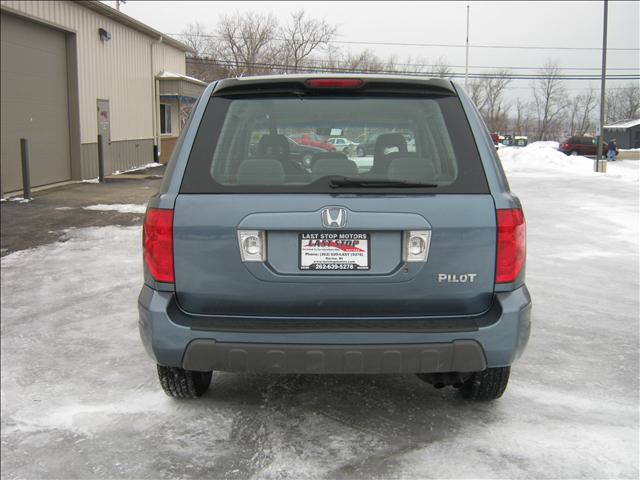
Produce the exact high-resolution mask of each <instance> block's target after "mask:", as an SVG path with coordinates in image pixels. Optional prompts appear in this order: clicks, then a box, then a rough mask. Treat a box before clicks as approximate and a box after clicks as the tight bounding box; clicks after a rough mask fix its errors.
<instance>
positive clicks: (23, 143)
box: [20, 138, 31, 200]
mask: <svg viewBox="0 0 640 480" xmlns="http://www.w3.org/2000/svg"><path fill="white" fill-rule="evenodd" d="M20 160H21V162H22V196H23V198H25V199H27V200H31V177H30V176H29V144H28V143H27V139H26V138H21V139H20Z"/></svg>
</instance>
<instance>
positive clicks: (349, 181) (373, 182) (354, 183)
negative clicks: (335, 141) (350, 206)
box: [329, 177, 438, 188]
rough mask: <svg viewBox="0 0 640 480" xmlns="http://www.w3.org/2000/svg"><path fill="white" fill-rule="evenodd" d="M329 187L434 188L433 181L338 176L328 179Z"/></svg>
mask: <svg viewBox="0 0 640 480" xmlns="http://www.w3.org/2000/svg"><path fill="white" fill-rule="evenodd" d="M329 186H330V187H331V188H340V187H363V188H364V187H371V188H419V187H423V188H435V187H437V186H438V185H437V184H435V183H425V182H411V181H409V180H385V179H375V178H352V177H338V178H332V179H331V180H329Z"/></svg>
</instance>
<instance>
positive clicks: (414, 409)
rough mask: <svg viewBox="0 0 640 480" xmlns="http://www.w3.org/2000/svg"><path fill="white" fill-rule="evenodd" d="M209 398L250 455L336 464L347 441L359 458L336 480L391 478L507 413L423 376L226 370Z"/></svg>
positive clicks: (347, 464)
mask: <svg viewBox="0 0 640 480" xmlns="http://www.w3.org/2000/svg"><path fill="white" fill-rule="evenodd" d="M201 401H203V402H204V403H205V404H206V405H207V407H214V408H215V407H220V406H223V405H224V407H225V408H226V411H227V412H228V413H231V414H232V415H233V428H232V435H231V440H232V441H236V442H238V443H240V444H242V445H243V447H244V449H245V450H246V455H247V456H251V455H260V452H264V451H265V449H267V451H269V452H271V453H272V454H274V452H277V451H278V450H280V451H282V450H286V449H287V448H293V449H296V448H299V449H302V450H304V449H309V448H311V449H312V450H315V455H316V457H317V458H323V457H328V458H327V459H329V461H330V455H331V453H330V452H331V449H330V448H329V447H328V446H327V445H330V444H331V442H334V443H335V441H336V438H337V439H339V443H340V444H341V445H343V446H344V448H347V450H350V451H351V452H352V454H353V461H348V462H343V464H342V466H340V467H339V468H338V470H335V471H333V472H332V474H331V475H330V476H331V477H332V478H333V477H334V476H336V477H342V476H345V477H349V478H351V477H354V476H355V477H359V476H365V475H364V472H368V473H369V474H371V475H372V476H373V477H380V476H382V477H384V476H385V475H384V472H383V471H382V470H385V469H387V468H391V467H390V466H391V465H393V463H394V458H396V457H397V456H399V455H402V454H403V453H406V452H410V451H413V450H415V449H419V448H422V447H425V446H427V445H429V444H431V443H433V442H439V441H443V440H451V438H454V437H455V436H457V435H458V433H459V432H460V431H464V430H465V428H466V427H467V426H468V423H469V422H471V423H472V424H477V423H478V421H479V420H480V421H481V422H482V423H483V424H486V423H492V422H494V421H495V422H497V421H501V419H502V418H503V416H504V412H503V409H502V408H500V402H499V401H498V402H489V403H474V402H471V401H467V400H464V399H462V397H461V396H460V395H459V393H458V392H457V391H456V390H455V389H453V388H444V389H441V390H438V389H435V388H434V387H432V386H431V385H429V384H426V383H424V382H422V381H421V380H420V379H418V378H417V377H416V376H415V375H257V374H229V373H219V374H217V375H216V374H214V379H213V380H212V384H211V389H210V390H209V392H207V393H206V394H205V396H204V397H202V399H201ZM325 446H327V447H325ZM251 458H253V457H251ZM338 463H340V462H338ZM336 467H338V464H336ZM380 469H382V470H380ZM374 470H375V471H374ZM388 473H389V474H391V473H392V472H391V471H389V472H388Z"/></svg>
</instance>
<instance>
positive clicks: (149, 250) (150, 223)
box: [142, 208, 174, 283]
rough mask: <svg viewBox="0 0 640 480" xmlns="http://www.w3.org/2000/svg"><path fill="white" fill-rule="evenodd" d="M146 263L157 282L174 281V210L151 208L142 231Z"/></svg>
mask: <svg viewBox="0 0 640 480" xmlns="http://www.w3.org/2000/svg"><path fill="white" fill-rule="evenodd" d="M142 236H143V239H142V244H143V250H144V263H145V264H146V265H147V268H148V269H149V272H150V273H151V276H152V277H153V278H154V279H155V280H156V281H157V282H165V283H174V276H173V210H163V209H159V208H149V209H148V210H147V214H146V215H145V217H144V227H143V233H142Z"/></svg>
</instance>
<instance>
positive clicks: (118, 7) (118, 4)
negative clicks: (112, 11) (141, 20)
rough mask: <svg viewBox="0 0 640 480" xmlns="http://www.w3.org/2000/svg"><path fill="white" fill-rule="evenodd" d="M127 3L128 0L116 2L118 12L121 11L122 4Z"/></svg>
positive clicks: (117, 0)
mask: <svg viewBox="0 0 640 480" xmlns="http://www.w3.org/2000/svg"><path fill="white" fill-rule="evenodd" d="M121 3H123V4H124V3H127V0H116V10H118V11H120V4H121Z"/></svg>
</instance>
